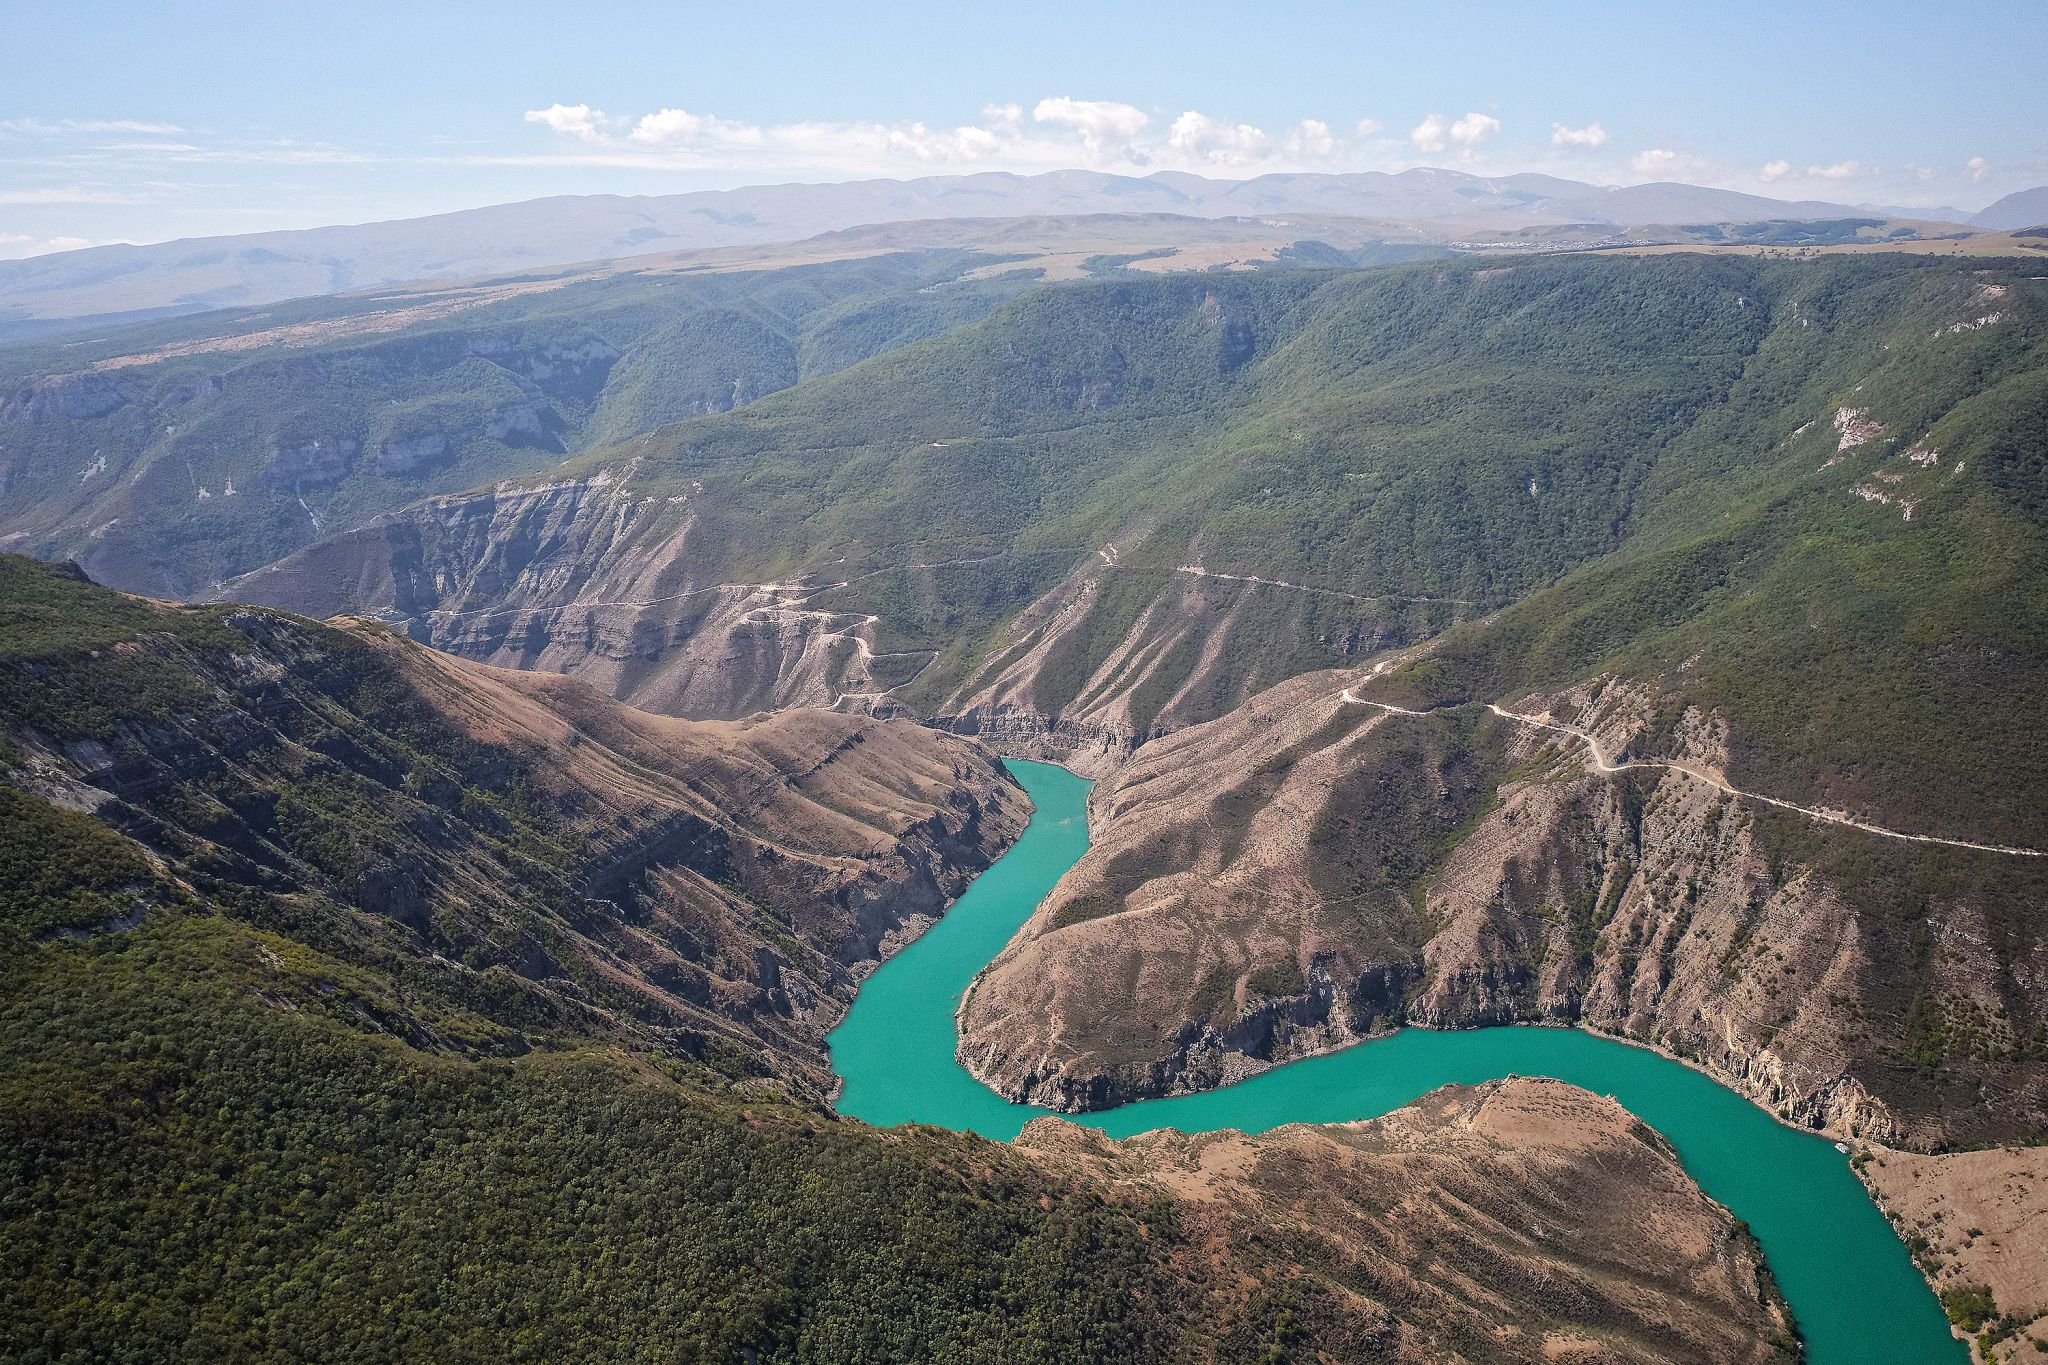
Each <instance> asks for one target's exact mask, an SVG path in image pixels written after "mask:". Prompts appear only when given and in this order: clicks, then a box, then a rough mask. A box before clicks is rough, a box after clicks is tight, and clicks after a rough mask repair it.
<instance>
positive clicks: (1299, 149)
mask: <svg viewBox="0 0 2048 1365" xmlns="http://www.w3.org/2000/svg"><path fill="white" fill-rule="evenodd" d="M1280 146H1281V148H1282V150H1284V151H1287V152H1290V153H1292V154H1293V155H1295V156H1304V157H1313V158H1318V159H1320V158H1322V157H1326V156H1330V155H1332V154H1333V153H1335V152H1336V150H1337V139H1336V137H1335V136H1333V135H1332V134H1331V132H1330V125H1329V124H1327V123H1325V122H1323V121H1322V120H1321V119H1319V118H1305V119H1303V120H1302V121H1301V122H1300V123H1297V124H1295V125H1294V129H1293V131H1292V132H1290V133H1288V134H1287V137H1286V139H1285V140H1284V141H1283V142H1282V143H1281V144H1280Z"/></svg>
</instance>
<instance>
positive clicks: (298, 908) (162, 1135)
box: [0, 557, 1258, 1362]
mask: <svg viewBox="0 0 2048 1365" xmlns="http://www.w3.org/2000/svg"><path fill="white" fill-rule="evenodd" d="M0 598H4V600H5V601H7V602H8V604H9V611H10V622H11V624H12V625H13V626H15V627H17V628H18V629H17V630H16V631H15V632H13V633H11V634H10V635H9V637H8V646H9V647H8V650H7V653H6V655H5V657H4V658H0V677H4V678H5V679H6V680H7V683H8V686H7V688H6V689H5V690H4V691H0V727H4V732H5V733H6V734H8V735H11V736H12V737H13V738H12V739H10V740H9V741H8V745H7V748H6V749H5V750H4V751H0V1355H4V1356H5V1357H6V1358H7V1359H9V1360H20V1361H85V1360H134V1361H143V1360H164V1359H189V1360H202V1359H223V1358H233V1359H247V1360H308V1359H335V1360H400V1359H422V1358H431V1359H437V1360H504V1359H525V1360H564V1359H589V1360H621V1359H634V1360H698V1361H706V1362H712V1361H716V1362H728V1361H732V1360H737V1359H742V1358H746V1359H754V1360H759V1361H794V1360H805V1361H812V1360H818V1361H826V1360H837V1361H848V1362H854V1361H869V1360H876V1359H899V1360H911V1359H946V1360H961V1361H991V1362H993V1361H1018V1360H1026V1361H1046V1362H1056V1361H1066V1360H1073V1359H1091V1358H1092V1359H1110V1358H1114V1359H1144V1358H1155V1357H1160V1356H1165V1355H1169V1354H1173V1353H1174V1352H1175V1351H1176V1350H1177V1349H1178V1346H1177V1343H1178V1341H1179V1339H1180V1333H1181V1332H1182V1331H1184V1330H1186V1327H1185V1325H1181V1326H1176V1327H1174V1328H1172V1329H1171V1330H1169V1328H1168V1326H1167V1320H1166V1318H1165V1316H1164V1315H1163V1314H1162V1313H1161V1311H1160V1308H1161V1305H1162V1302H1163V1301H1164V1300H1165V1299H1166V1298H1167V1296H1168V1291H1167V1288H1166V1281H1167V1277H1168V1271H1167V1269H1166V1268H1165V1263H1164V1262H1163V1260H1162V1259H1161V1258H1162V1256H1163V1254H1164V1252H1165V1250H1166V1248H1167V1242H1166V1240H1165V1239H1166V1238H1167V1237H1168V1236H1169V1234H1170V1232H1171V1228H1170V1226H1169V1225H1166V1224H1160V1225H1158V1226H1157V1227H1156V1228H1155V1227H1154V1226H1153V1225H1152V1224H1153V1221H1154V1215H1153V1214H1152V1212H1151V1211H1150V1210H1149V1209H1147V1208H1144V1207H1131V1206H1125V1205H1120V1204H1113V1203H1108V1202H1105V1201H1104V1200H1103V1198H1102V1197H1100V1196H1099V1195H1097V1194H1095V1193H1093V1192H1091V1191H1090V1190H1089V1189H1086V1188H1082V1187H1077V1186H1074V1185H1071V1184H1066V1183H1062V1182H1060V1181H1057V1180H1054V1179H1052V1178H1050V1177H1048V1176H1046V1175H1044V1174H1043V1173H1041V1172H1039V1171H1037V1170H1035V1169H1034V1168H1033V1167H1031V1166H1030V1165H1029V1164H1028V1163H1025V1162H1023V1161H1021V1160H1018V1159H1015V1158H1013V1157H1011V1156H1010V1155H1008V1154H1007V1153H1005V1152H1004V1151H1003V1150H1002V1149H1001V1148H1000V1147H998V1146H996V1145H995V1144H991V1143H986V1142H982V1141H979V1140H976V1139H971V1138H965V1137H956V1136H953V1135H948V1134H941V1133H936V1132H930V1131H913V1132H908V1133H904V1134H899V1135H884V1134H879V1133H876V1132H873V1131H872V1130H868V1129H864V1128H861V1127H859V1126H857V1125H849V1124H843V1123H840V1122H838V1121H836V1120H833V1119H831V1118H830V1117H829V1116H828V1115H827V1114H825V1112H824V1111H823V1110H822V1109H820V1108H817V1107H815V1104H814V1103H805V1102H803V1101H802V1100H801V1098H800V1097H801V1094H802V1089H801V1087H792V1086H789V1085H787V1084H785V1083H784V1082H783V1081H782V1080H781V1079H779V1078H778V1073H777V1059H776V1057H775V1055H774V1053H773V1052H772V1051H768V1050H764V1049H763V1048H762V1047H761V1046H760V1045H759V1044H758V1043H754V1044H751V1045H749V1046H745V1047H742V1046H740V1045H738V1044H737V1043H735V1042H733V1041H732V1039H731V1038H726V1037H721V1036H719V1035H716V1034H715V1033H711V1032H710V1027H709V1026H710V1023H711V1021H710V1020H709V1019H707V1017H706V1016H704V1015H701V1014H699V1015H695V1016H689V1015H686V1014H683V1015H679V1016H678V1017H677V1018H676V1019H674V1020H671V1021H669V1022H671V1023H680V1024H683V1025H687V1026H686V1027H669V1028H654V1029H650V1028H649V1027H648V1025H649V1024H651V1023H660V1022H662V1020H661V1019H660V1018H659V1016H658V1013H651V1012H650V1011H649V1009H648V1002H647V1001H646V1000H645V999H644V997H639V996H636V995H635V994H633V993H631V992H625V993H621V992H619V991H618V990H617V989H616V988H615V987H614V988H612V989H610V990H609V992H608V991H607V986H606V978H605V977H604V975H603V974H602V973H598V972H594V971H592V970H590V967H589V964H587V963H582V964H579V962H578V960H577V958H576V956H575V954H574V953H573V952H572V951H570V946H571V940H570V938H569V934H570V933H571V931H573V930H579V929H580V930H581V931H583V932H588V933H594V932H596V930H595V929H593V928H592V923H591V922H592V920H593V919H595V918H596V917H597V915H598V913H599V907H597V906H595V905H593V904H590V903H586V902H582V901H581V900H580V899H578V898H576V897H575V896H573V895H572V894H571V892H572V890H573V888H574V886H575V885H576V882H577V876H578V874H579V871H580V869H581V868H582V866H583V863H584V861H585V860H587V859H589V858H591V857H593V856H596V854H597V853H598V852H599V850H595V849H591V848H582V847H579V848H571V847H569V846H568V845H567V843H566V841H565V837H564V831H565V829H566V828H567V821H568V819H569V818H570V816H571V814H572V813H571V812H566V811H565V810H563V809H562V808H561V806H560V799H559V794H558V793H557V794H555V796H554V799H553V800H551V799H550V794H549V793H546V792H542V791H540V790H539V789H538V787H537V785H536V784H535V781H534V777H533V775H532V774H531V773H530V772H528V771H527V769H526V766H525V765H526V764H528V763H529V762H530V761H531V760H530V757H529V756H527V755H523V754H520V753H518V752H515V751H511V750H507V749H503V748H494V747H492V746H486V745H479V744H477V743H475V742H474V741H471V740H469V739H467V738H466V737H465V736H463V735H461V734H459V733H457V732H456V731H455V730H454V729H453V728H452V727H451V726H450V725H449V724H448V723H447V722H446V721H445V720H443V719H441V718H440V717H438V716H437V715H436V714H435V713H434V711H433V710H432V708H431V706H430V705H428V703H427V702H426V701H425V700H424V698H423V697H422V696H421V694H419V693H418V692H417V691H416V690H415V689H413V688H411V687H409V686H408V685H407V684H406V682H405V680H404V679H403V678H402V677H401V676H399V675H398V674H397V673H396V672H395V671H394V670H393V669H392V668H391V667H390V666H389V665H388V663H385V662H384V661H383V660H382V659H381V658H380V656H379V654H378V652H377V651H375V650H373V649H371V648H369V647H368V646H366V645H363V644H361V643H359V642H356V641H354V640H352V639H351V638H350V637H347V636H344V635H341V634H340V633H338V632H335V631H331V630H327V629H324V628H321V627H315V626H312V625H310V624H308V623H303V622H293V621H291V620H290V619H289V618H285V617H282V616H277V615H274V614H271V613H262V612H251V611H248V610H246V609H240V608H233V609H231V608H210V609H203V610H200V611H175V610H169V609H165V608H161V607H156V606H152V605H148V604H143V603H138V602H135V601H133V600H131V599H126V598H122V597H119V596H116V595H115V594H112V593H108V592H106V591H104V590H101V589H98V588H94V587H92V586H91V585H89V584H87V583H84V582H83V581H81V580H80V579H78V578H77V577H75V576H73V575H71V574H69V573H67V572H65V571H63V570H61V569H56V568H52V567H48V566H43V565H38V564H34V563H31V562H29V561H24V560H21V559H18V558H14V557H0ZM130 658H142V659H146V660H147V661H148V662H149V664H150V666H151V667H152V668H153V669H154V670H155V671H156V672H157V673H159V674H161V675H163V676H165V677H173V676H175V677H178V678H181V679H182V680H183V681H182V686H181V687H179V688H177V689H175V690H173V689H168V688H159V689H157V690H156V691H154V692H151V693H149V694H146V695H138V696H135V697H132V698H129V699H128V701H127V702H125V703H124V702H123V701H122V699H121V697H120V695H119V693H118V691H117V690H114V689H112V688H109V687H99V688H97V689H94V688H93V686H92V685H93V682H94V680H95V679H96V678H97V677H98V676H99V672H100V670H102V669H118V668H119V667H120V661H121V660H125V659H130ZM252 660H256V661H261V662H262V663H264V664H271V665H275V668H271V667H259V666H256V665H254V664H251V663H250V661H252ZM252 675H253V676H254V678H255V679H256V680H255V681H253V682H252V681H251V680H250V679H251V676H252ZM112 676H114V677H116V678H118V677H119V676H121V675H120V674H119V673H118V672H116V673H115V674H113V675H112ZM25 679H37V680H40V683H41V690H40V691H37V690H35V689H32V688H24V687H22V686H20V685H18V684H20V683H22V682H23V680H25ZM102 681H104V680H103V679H102ZM73 686H78V687H81V688H86V689H88V690H93V691H94V696H95V700H94V702H93V704H92V705H89V706H83V705H81V706H66V705H62V704H60V702H61V696H60V689H68V688H70V687H73ZM53 697H55V698H58V700H52V698H53ZM31 698H35V699H37V700H35V701H34V704H33V705H32V706H31V705H30V704H29V700H28V699H31ZM201 735H203V736H204V737H205V739H204V740H203V741H202V740H201V739H200V738H199V736H201ZM60 738H66V739H69V740H72V741H74V742H76V743H82V744H85V745H87V746H97V747H91V748H88V749H87V750H80V751H78V752H81V753H87V754H92V753H103V754H110V755H112V758H111V764H112V766H111V767H109V768H104V769H92V768H90V767H88V769H87V770H88V771H91V772H92V773H93V774H94V776H95V778H96V780H99V781H102V782H106V783H107V784H108V786H109V787H111V788H115V789H118V790H119V791H121V792H122V793H123V795H121V796H117V797H114V798H112V799H108V798H107V797H106V795H105V794H104V792H102V793H101V795H100V797H99V799H100V801H101V804H100V806H99V808H98V810H97V811H95V812H94V813H92V814H84V813H79V812H75V811H71V810H66V809H61V808H59V807H58V806H56V805H53V804H52V803H51V802H50V801H49V800H47V799H45V798H44V797H43V796H41V795H38V794H37V792H38V790H56V789H57V788H56V787H53V786H51V785H50V784H51V783H52V782H57V781H59V779H56V778H55V777H53V774H54V773H57V772H60V771H63V770H65V767H66V765H65V764H64V763H60V762H59V761H57V760H56V759H55V758H54V756H53V751H52V750H51V749H50V748H49V747H48V746H50V745H51V744H52V743H53V742H55V741H57V740H59V739H60ZM209 746H217V747H209ZM39 755H40V756H39ZM91 761H92V760H91V759H90V758H88V760H87V762H88V764H90V762H91ZM73 789H74V790H86V789H84V788H73ZM428 802H438V803H439V805H438V807H434V806H430V805H428V804H427V803H428ZM266 812H267V813H266ZM422 821H426V822H427V823H426V826H425V827H424V828H422V827H421V822H422ZM422 835H425V836H428V838H429V839H430V840H431V842H430V843H426V844H423V843H422V842H421V840H420V836H422ZM131 836H141V837H143V838H146V839H147V840H148V843H149V845H150V846H151V848H152V850H153V853H151V854H146V853H145V852H144V847H143V845H142V844H141V843H139V842H137V840H136V838H135V837H131ZM406 859H411V860H412V862H411V864H410V865H409V867H408V870H409V872H410V874H411V875H412V877H413V879H414V884H415V885H417V886H419V887H420V888H422V889H421V891H420V892H419V894H418V895H417V896H416V897H414V898H408V897H407V896H404V895H401V894H399V891H400V887H401V884H400V883H399V882H397V881H396V880H393V879H383V880H380V879H379V877H377V876H376V875H374V874H375V873H376V871H377V870H378V869H380V868H384V869H389V868H391V867H392V866H394V865H396V864H397V863H399V862H401V861H403V860H406ZM486 887H488V888H490V890H489V891H488V892H486V891H485V890H484V888H486ZM734 890H735V891H737V890H739V888H738V887H737V886H736V887H734ZM606 910H607V912H608V913H611V914H618V913H621V907H619V906H616V905H610V906H608V907H606ZM625 913H627V914H630V913H631V910H630V907H628V908H626V910H625ZM536 951H539V952H542V953H544V954H549V955H551V956H552V959H553V960H552V961H549V962H548V963H547V965H546V966H545V967H544V968H542V969H540V970H536V968H535V966H534V965H533V964H531V963H530V962H528V961H526V960H525V959H526V958H528V957H530V956H531V955H532V954H533V953H535V952H536ZM806 951H811V950H809V949H807V950H806ZM453 956H459V957H461V958H463V959H466V961H467V964H468V965H467V967H466V968H465V967H458V966H455V965H454V964H453V963H451V962H450V961H449V960H448V959H449V958H450V957H453ZM749 966H750V967H751V966H752V962H751V959H750V962H749ZM543 973H546V974H548V975H549V977H550V979H549V980H547V981H542V980H539V979H538V978H539V977H541V976H542V975H543ZM578 999H581V1000H584V1001H587V1002H589V1004H588V1005H586V1006H583V1007H578V1005H577V1004H576V1001H577V1000H578ZM678 1004H679V1006H680V1002H678ZM636 1016H637V1017H636ZM728 1027H729V1026H728ZM742 1036H743V1035H742ZM693 1040H694V1041H693ZM735 1078H738V1079H735ZM1257 1344H1258V1343H1257V1342H1253V1343H1252V1347H1253V1348H1255V1347H1256V1346H1257Z"/></svg>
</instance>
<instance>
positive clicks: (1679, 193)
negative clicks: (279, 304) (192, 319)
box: [0, 169, 2048, 323]
mask: <svg viewBox="0 0 2048 1365" xmlns="http://www.w3.org/2000/svg"><path fill="white" fill-rule="evenodd" d="M2028 195H2032V196H2034V199H2035V201H2036V207H2035V208H2033V209H2031V210H2029V209H2027V208H2026V207H2025V201H2027V199H2028ZM2043 198H2048V190H2035V191H2029V192H2027V194H2022V195H2015V196H2009V197H2008V198H2007V199H2004V200H2001V201H2000V202H1999V204H1997V205H1993V206H1992V209H1991V210H1987V211H1986V212H1987V214H1989V213H1993V212H1999V213H2001V220H2000V221H1999V222H1998V223H1995V224H1994V223H1990V222H1988V221H1985V222H1984V224H1983V225H1986V226H2026V225H2027V224H2026V223H2023V222H2020V221H2018V219H2019V218H2028V216H2029V213H2031V215H2032V216H2031V218H2029V221H2037V220H2039V219H2040V218H2042V217H2048V209H2042V208H2040V207H2039V206H2038V201H2039V200H2041V199H2043ZM2008 206H2014V207H2012V208H2011V210H2010V211H2009V212H2008V211H2006V210H2007V208H2008ZM1871 212H1882V213H1885V214H1886V215H1887V216H1898V211H1895V210H1871V209H1868V208H1862V209H1859V208H1856V207H1852V206H1849V205H1844V204H1835V203H1827V202H1823V201H1812V200H1802V201H1788V200H1779V199H1769V198H1764V197H1762V196H1759V195H1752V194H1740V193H1736V192H1734V191H1730V190H1719V189H1711V188H1707V187H1704V186H1699V185H1685V184H1676V183H1656V184H1647V185H1630V186H1623V187H1613V186H1601V185H1591V184H1585V183H1583V182H1580V181H1574V180H1562V179H1558V178H1556V177H1553V176H1546V175H1510V176H1502V177H1496V178H1488V177H1484V176H1476V175H1467V174H1464V173H1462V172H1459V171H1451V170H1431V169H1417V170H1410V171H1403V172H1401V173H1399V174H1387V173H1384V172H1378V171H1372V172H1363V173H1358V174H1347V175H1264V176H1259V177H1257V178H1255V179H1251V180H1211V179H1206V178H1204V177H1202V176H1198V175H1190V174H1185V173H1181V172H1161V173H1159V174H1157V175H1151V176H1146V177H1143V178H1137V177H1131V176H1120V175H1107V174H1103V173H1100V172H1095V171H1055V172H1051V173H1048V174H1044V175H1031V176H1020V175H1011V174H1006V173H987V174H981V175H959V176H929V177H925V178H922V179H916V180H865V181H854V182H848V183H842V184H823V185H815V184H811V185H805V184H791V185H757V186H750V187H747V188H742V189H734V190H707V191H699V192H695V193H690V194H671V195H655V196H644V197H642V196H631V197H629V196H621V195H581V196H559V197H555V198H549V199H534V200H529V201H526V202H523V203H516V204H500V205H495V206H492V207H489V208H480V209H468V210H464V211H462V212H458V213H444V214H436V215H433V216H431V217H425V218H409V219H400V220H395V221H391V222H384V223H366V224H359V225H354V226H344V227H325V228H312V229H306V230H301V231H292V232H262V233H251V234H247V235H242V236H232V237H202V238H193V239H188V240H184V241H175V242H163V243H158V244H155V245H151V246H103V247H90V248H87V249H85V250H82V251H66V252H59V253H55V254H53V255H48V256H38V257H32V258H30V259H27V260H22V261H8V262H0V323H7V322H14V323H21V322H32V321H37V320H58V319H69V318H78V319H85V318H105V319H107V320H109V321H111V320H115V319H119V320H135V319H139V318H144V317H150V316H170V315H176V314H181V313H192V312H199V311H203V310H206V309H211V308H222V307H231V306H238V305H243V306H246V305H252V304H262V303H268V302H272V301H274V300H278V299H287V298H303V297H308V296H312V295H321V294H333V293H340V292H343V291H346V290H351V289H360V288H367V287H370V286H374V285H380V284H389V283H393V282H397V281H405V280H428V279H441V280H446V279H460V278H465V277H469V276H476V275H485V274H501V273H504V272H508V271H521V270H537V269H545V268H551V267H557V266H562V265H568V264H573V263H576V262H582V261H594V260H603V259H609V258H615V257H621V256H637V255H643V254H647V253H652V252H662V251H678V250H686V249H694V248H703V247H717V246H734V245H749V244H757V243H763V242H783V241H792V240H796V239H799V238H804V237H810V236H813V235H815V234H818V233H821V232H830V231H834V230H837V229H842V228H848V227H855V226H860V225H864V224H874V223H888V222H900V221H904V220H910V219H937V218H1010V217H1017V216H1022V215H1042V214H1065V215H1071V214H1089V213H1171V214H1179V215H1184V216H1192V217H1203V218H1222V217H1244V216H1261V215H1274V214H1318V215H1329V216H1343V217H1356V218H1370V219H1380V220H1393V221H1395V222H1399V223H1404V224H1408V225H1410V226H1411V227H1414V226H1421V225H1427V228H1428V233H1429V235H1431V236H1433V237H1434V238H1436V239H1437V240H1445V239H1448V238H1452V237H1455V236H1457V235H1458V234H1459V233H1460V232H1476V231H1498V230H1502V229H1512V228H1519V227H1527V226H1530V225H1532V224H1542V223H1560V224H1563V223H1586V224H1605V225H1635V224H1653V223H1655V224H1663V223H1671V224H1677V223H1696V222H1756V221H1760V220H1766V219H1779V218H1816V217H1819V218H1826V217H1842V216H1851V215H1856V214H1859V213H1863V214H1868V213H1871ZM1919 212H1920V213H1924V212H1927V211H1919ZM2014 214H2017V215H2018V217H2013V215H2014ZM1915 216H1918V214H1916V215H1915ZM1981 217H1982V216H1981V215H1980V218H1981ZM2004 218H2013V221H2012V222H2011V223H2010V224H2008V223H2006V222H2005V221H2004Z"/></svg>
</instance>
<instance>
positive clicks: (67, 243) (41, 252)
mask: <svg viewBox="0 0 2048 1365" xmlns="http://www.w3.org/2000/svg"><path fill="white" fill-rule="evenodd" d="M98 245H99V243H97V242H94V241H93V240H92V239H91V238H89V237H31V236H29V235H28V234H27V233H23V232H0V261H18V260H20V259H22V258H23V257H24V256H46V255H48V254H49V253H50V252H52V251H76V250H78V249H79V248H80V247H88V246H98Z"/></svg>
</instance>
